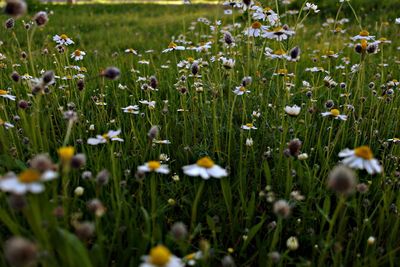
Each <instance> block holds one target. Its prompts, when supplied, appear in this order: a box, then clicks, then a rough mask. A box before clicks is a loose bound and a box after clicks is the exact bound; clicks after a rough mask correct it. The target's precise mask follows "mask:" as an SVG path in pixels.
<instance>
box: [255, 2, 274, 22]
mask: <svg viewBox="0 0 400 267" xmlns="http://www.w3.org/2000/svg"><path fill="white" fill-rule="evenodd" d="M252 9H255V11H254V13H253V19H255V20H263V21H266V20H267V21H269V23H270V24H271V25H275V24H276V23H277V22H278V21H279V16H278V14H276V13H275V12H274V11H273V10H272V9H271V8H270V7H266V8H262V7H259V6H253V8H252Z"/></svg>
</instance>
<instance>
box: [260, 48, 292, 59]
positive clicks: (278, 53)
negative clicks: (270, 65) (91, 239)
mask: <svg viewBox="0 0 400 267" xmlns="http://www.w3.org/2000/svg"><path fill="white" fill-rule="evenodd" d="M264 55H265V56H266V57H267V58H271V59H289V58H290V57H288V56H287V55H286V52H285V50H283V49H278V50H275V51H273V50H272V49H271V48H269V47H267V48H265V53H264Z"/></svg>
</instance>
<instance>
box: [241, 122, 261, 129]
mask: <svg viewBox="0 0 400 267" xmlns="http://www.w3.org/2000/svg"><path fill="white" fill-rule="evenodd" d="M241 128H242V129H243V130H257V128H256V127H255V126H254V125H253V124H252V123H246V124H245V125H242V127H241Z"/></svg>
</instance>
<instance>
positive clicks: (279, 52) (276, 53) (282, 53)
mask: <svg viewBox="0 0 400 267" xmlns="http://www.w3.org/2000/svg"><path fill="white" fill-rule="evenodd" d="M274 54H275V55H284V54H286V52H285V50H283V49H278V50H276V51H275V52H274Z"/></svg>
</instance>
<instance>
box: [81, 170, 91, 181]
mask: <svg viewBox="0 0 400 267" xmlns="http://www.w3.org/2000/svg"><path fill="white" fill-rule="evenodd" d="M81 177H82V179H84V180H88V179H91V178H92V172H91V171H84V172H82V175H81Z"/></svg>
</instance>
